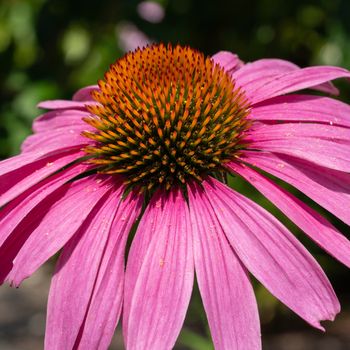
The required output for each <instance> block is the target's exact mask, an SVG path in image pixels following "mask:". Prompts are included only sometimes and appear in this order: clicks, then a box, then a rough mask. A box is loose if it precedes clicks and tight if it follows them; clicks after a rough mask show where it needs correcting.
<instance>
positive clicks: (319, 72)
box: [237, 66, 350, 104]
mask: <svg viewBox="0 0 350 350" xmlns="http://www.w3.org/2000/svg"><path fill="white" fill-rule="evenodd" d="M238 72H239V71H238ZM349 77H350V72H349V71H347V70H346V69H343V68H338V67H331V66H315V67H308V68H302V69H298V70H293V71H290V72H287V73H283V74H280V75H274V76H271V77H270V78H267V79H265V80H264V82H263V83H261V82H260V81H258V82H255V81H252V82H249V83H246V84H245V85H244V86H242V89H243V90H244V92H245V95H246V96H247V98H248V99H249V100H250V101H251V102H252V103H253V104H255V103H258V102H261V101H264V100H267V99H269V98H273V97H276V96H280V95H284V94H287V93H290V92H293V91H298V90H302V89H307V88H312V87H314V86H316V85H319V84H322V83H325V82H327V81H331V80H334V79H338V78H349ZM237 84H238V83H237ZM238 85H239V84H238ZM239 86H240V85H239Z"/></svg>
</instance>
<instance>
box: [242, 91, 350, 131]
mask: <svg viewBox="0 0 350 350" xmlns="http://www.w3.org/2000/svg"><path fill="white" fill-rule="evenodd" d="M248 118H249V119H252V120H276V121H277V120H287V121H307V122H309V121H313V122H319V123H326V124H330V125H340V126H347V127H350V106H349V105H348V104H346V103H343V102H340V101H338V100H335V99H333V98H328V97H321V96H311V95H287V96H279V97H275V98H273V99H271V100H269V101H267V102H263V103H261V104H259V105H258V106H254V108H252V110H251V113H250V115H249V116H248Z"/></svg>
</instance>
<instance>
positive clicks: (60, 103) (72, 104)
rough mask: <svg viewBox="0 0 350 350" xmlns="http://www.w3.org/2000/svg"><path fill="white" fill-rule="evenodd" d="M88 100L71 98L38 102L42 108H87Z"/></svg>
mask: <svg viewBox="0 0 350 350" xmlns="http://www.w3.org/2000/svg"><path fill="white" fill-rule="evenodd" d="M86 104H87V103H86V102H80V101H70V100H51V101H43V102H40V103H39V104H38V108H42V109H74V108H77V109H82V110H86Z"/></svg>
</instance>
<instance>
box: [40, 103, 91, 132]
mask: <svg viewBox="0 0 350 350" xmlns="http://www.w3.org/2000/svg"><path fill="white" fill-rule="evenodd" d="M89 115H90V113H89V112H87V111H80V110H76V109H68V110H66V109H64V110H61V109H59V110H56V111H50V112H47V113H45V114H43V115H41V116H40V117H38V118H36V119H35V120H34V122H33V130H34V132H36V133H39V132H47V131H51V130H54V129H60V128H71V127H73V128H74V127H76V126H81V129H82V130H85V128H86V127H87V126H88V125H87V124H86V123H85V122H84V121H83V118H86V117H88V116H89Z"/></svg>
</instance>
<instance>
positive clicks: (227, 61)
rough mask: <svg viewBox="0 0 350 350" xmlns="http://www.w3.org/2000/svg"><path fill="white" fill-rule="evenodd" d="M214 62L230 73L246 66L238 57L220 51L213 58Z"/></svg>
mask: <svg viewBox="0 0 350 350" xmlns="http://www.w3.org/2000/svg"><path fill="white" fill-rule="evenodd" d="M212 60H213V61H214V62H215V63H217V64H219V65H220V66H221V67H222V68H224V69H225V71H226V72H228V73H233V72H235V71H236V70H238V69H240V68H241V67H242V66H243V65H244V63H243V62H242V61H241V60H240V59H239V57H238V55H236V54H234V53H232V52H229V51H220V52H218V53H216V54H215V55H214V56H212Z"/></svg>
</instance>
